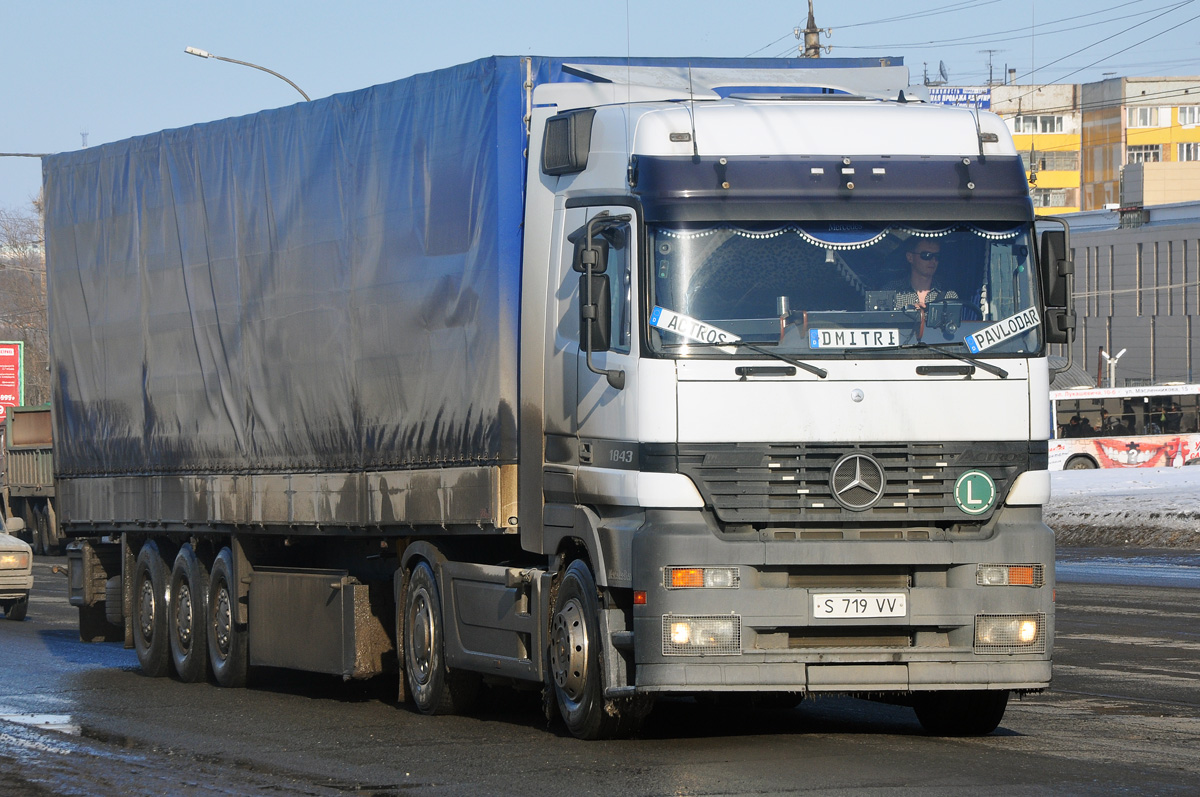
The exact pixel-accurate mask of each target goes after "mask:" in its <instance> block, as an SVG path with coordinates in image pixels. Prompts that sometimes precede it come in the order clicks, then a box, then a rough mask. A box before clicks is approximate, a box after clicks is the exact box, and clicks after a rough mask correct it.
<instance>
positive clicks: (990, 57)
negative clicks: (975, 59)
mask: <svg viewBox="0 0 1200 797" xmlns="http://www.w3.org/2000/svg"><path fill="white" fill-rule="evenodd" d="M979 52H981V53H987V57H988V82H987V84H988V85H989V86H991V85H994V84H993V83H992V56H993V55H995V54H996V53H1002V52H1004V51H1003V50H980V51H979Z"/></svg>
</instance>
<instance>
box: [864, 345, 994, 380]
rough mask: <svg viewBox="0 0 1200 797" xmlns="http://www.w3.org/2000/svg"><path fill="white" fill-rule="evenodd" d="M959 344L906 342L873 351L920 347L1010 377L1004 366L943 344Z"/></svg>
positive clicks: (905, 349)
mask: <svg viewBox="0 0 1200 797" xmlns="http://www.w3.org/2000/svg"><path fill="white" fill-rule="evenodd" d="M958 345H961V344H959V343H904V344H902V345H900V346H885V347H883V348H880V349H871V351H873V352H877V351H908V350H911V349H919V350H921V351H934V352H937V353H938V354H941V355H942V356H944V357H950V358H952V359H955V360H960V361H962V362H964V363H970V364H971V365H974V366H975V367H976V368H979V369H981V370H984V371H987V372H988V373H989V374H995V375H996V376H998V377H1000V378H1001V379H1008V371H1005V370H1004V369H1003V368H1001V367H1000V366H998V365H992V364H991V363H985V362H984V361H983V360H981V359H979V358H978V357H974V356H972V355H970V354H960V353H959V352H956V351H951V350H950V349H947V348H942V347H943V346H958Z"/></svg>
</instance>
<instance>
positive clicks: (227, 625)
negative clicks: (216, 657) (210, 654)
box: [213, 585, 233, 658]
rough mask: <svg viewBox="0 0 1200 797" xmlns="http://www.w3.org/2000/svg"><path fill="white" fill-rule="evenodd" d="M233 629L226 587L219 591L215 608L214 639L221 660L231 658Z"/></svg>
mask: <svg viewBox="0 0 1200 797" xmlns="http://www.w3.org/2000/svg"><path fill="white" fill-rule="evenodd" d="M232 627H233V611H232V608H231V606H230V602H229V590H227V589H226V588H225V586H224V585H222V586H221V588H220V589H219V590H217V600H216V602H215V605H214V606H213V639H214V641H216V643H217V650H219V651H220V652H221V658H226V657H228V656H229V640H230V637H231V633H230V629H231V628H232Z"/></svg>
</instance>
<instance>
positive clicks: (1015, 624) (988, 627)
mask: <svg viewBox="0 0 1200 797" xmlns="http://www.w3.org/2000/svg"><path fill="white" fill-rule="evenodd" d="M975 652H976V653H1045V652H1046V615H1044V614H979V615H976V616H975Z"/></svg>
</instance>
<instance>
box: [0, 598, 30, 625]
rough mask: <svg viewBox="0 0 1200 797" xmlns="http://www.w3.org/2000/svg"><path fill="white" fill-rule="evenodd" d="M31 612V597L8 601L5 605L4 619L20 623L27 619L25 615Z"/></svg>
mask: <svg viewBox="0 0 1200 797" xmlns="http://www.w3.org/2000/svg"><path fill="white" fill-rule="evenodd" d="M28 611H29V596H28V595H26V596H25V597H24V598H16V599H14V600H11V601H6V602H5V604H4V619H5V620H15V621H17V622H20V621H22V620H24V619H25V613H26V612H28Z"/></svg>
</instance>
